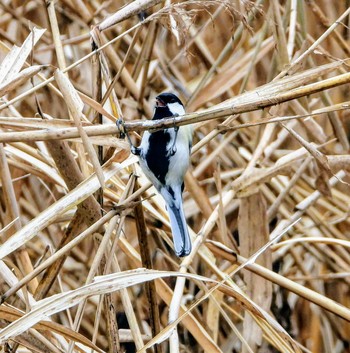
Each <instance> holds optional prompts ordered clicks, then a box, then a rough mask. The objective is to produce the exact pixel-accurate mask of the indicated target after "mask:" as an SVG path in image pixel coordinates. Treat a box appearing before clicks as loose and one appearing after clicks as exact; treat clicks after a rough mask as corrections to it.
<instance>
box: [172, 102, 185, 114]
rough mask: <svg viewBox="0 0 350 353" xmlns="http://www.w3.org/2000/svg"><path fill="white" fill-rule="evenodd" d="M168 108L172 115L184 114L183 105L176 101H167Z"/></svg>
mask: <svg viewBox="0 0 350 353" xmlns="http://www.w3.org/2000/svg"><path fill="white" fill-rule="evenodd" d="M168 108H169V110H170V112H171V114H173V115H184V114H185V109H184V107H183V106H182V105H181V104H180V103H178V102H176V103H168Z"/></svg>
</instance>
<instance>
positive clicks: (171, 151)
mask: <svg viewBox="0 0 350 353" xmlns="http://www.w3.org/2000/svg"><path fill="white" fill-rule="evenodd" d="M178 116H179V115H178V114H176V115H174V125H175V118H176V117H178ZM174 132H175V136H174V141H173V145H172V146H171V149H170V156H173V155H174V154H175V153H176V139H177V133H178V132H179V127H178V126H174Z"/></svg>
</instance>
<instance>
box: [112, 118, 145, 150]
mask: <svg viewBox="0 0 350 353" xmlns="http://www.w3.org/2000/svg"><path fill="white" fill-rule="evenodd" d="M116 125H117V127H118V129H119V132H120V138H122V139H124V138H125V136H126V138H127V139H128V142H129V144H130V151H131V153H132V154H134V155H136V156H139V155H140V153H141V149H140V148H138V147H135V146H134V144H133V143H132V141H131V138H130V135H129V133H128V131H127V130H125V127H124V120H123V119H118V120H117V122H116Z"/></svg>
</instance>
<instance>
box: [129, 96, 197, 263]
mask: <svg viewBox="0 0 350 353" xmlns="http://www.w3.org/2000/svg"><path fill="white" fill-rule="evenodd" d="M183 114H185V109H184V106H183V104H182V102H181V100H180V99H179V98H178V97H177V96H176V95H174V94H172V93H162V94H160V95H159V96H157V97H156V105H155V108H154V115H153V118H152V120H158V119H163V118H170V117H176V116H179V115H183ZM191 147H192V127H190V126H189V125H186V126H181V127H173V128H168V129H164V130H159V131H156V132H149V131H145V132H144V134H143V136H142V141H141V144H140V147H132V149H131V151H132V153H134V154H136V155H138V156H139V160H140V166H141V168H142V170H143V172H144V173H145V175H146V176H147V178H148V179H149V180H150V181H151V182H152V184H153V185H154V186H155V188H156V189H157V191H158V192H159V193H160V194H161V195H162V196H163V198H164V200H165V203H166V206H167V210H168V213H169V217H170V225H171V230H172V234H173V241H174V248H175V253H176V255H177V256H179V257H183V256H187V255H188V254H189V253H190V252H191V249H192V246H191V239H190V236H189V233H188V228H187V224H186V219H185V214H184V210H183V205H182V192H183V189H184V176H185V173H186V171H187V169H188V166H189V163H190V154H191Z"/></svg>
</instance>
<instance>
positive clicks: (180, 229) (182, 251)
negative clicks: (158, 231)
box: [168, 203, 192, 257]
mask: <svg viewBox="0 0 350 353" xmlns="http://www.w3.org/2000/svg"><path fill="white" fill-rule="evenodd" d="M168 212H169V216H170V225H171V231H172V233H173V241H174V248H175V254H176V256H179V257H183V256H187V255H188V254H189V253H190V252H191V249H192V245H191V238H190V235H189V233H188V228H187V224H186V219H185V214H184V210H183V207H182V203H180V205H179V208H177V207H176V206H175V205H174V204H173V205H171V206H170V205H168Z"/></svg>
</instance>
